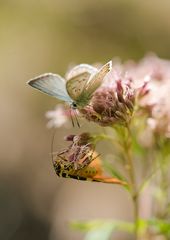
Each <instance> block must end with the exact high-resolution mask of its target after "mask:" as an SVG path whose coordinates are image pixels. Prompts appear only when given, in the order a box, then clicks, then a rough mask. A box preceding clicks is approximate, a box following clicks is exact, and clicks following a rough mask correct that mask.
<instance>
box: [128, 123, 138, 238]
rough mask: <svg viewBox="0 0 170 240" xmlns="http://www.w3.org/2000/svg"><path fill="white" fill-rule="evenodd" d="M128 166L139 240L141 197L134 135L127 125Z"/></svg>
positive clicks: (135, 232) (135, 230)
mask: <svg viewBox="0 0 170 240" xmlns="http://www.w3.org/2000/svg"><path fill="white" fill-rule="evenodd" d="M124 147H125V148H124V149H125V154H126V164H127V170H128V174H129V179H130V185H131V197H132V200H133V205H134V225H135V229H134V234H135V240H137V239H138V238H139V195H138V190H137V184H136V178H135V168H134V164H133V159H132V134H131V131H130V127H129V125H127V137H126V138H125V145H124Z"/></svg>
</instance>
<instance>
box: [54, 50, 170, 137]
mask: <svg viewBox="0 0 170 240" xmlns="http://www.w3.org/2000/svg"><path fill="white" fill-rule="evenodd" d="M169 93H170V61H168V60H162V59H160V58H158V57H157V56H155V55H153V54H150V55H148V56H146V57H145V58H143V59H142V60H141V61H139V62H137V63H136V62H135V61H132V60H129V61H127V62H126V63H124V64H122V63H120V62H118V61H114V60H113V68H112V70H111V71H110V72H109V73H108V74H107V75H106V77H105V78H104V80H103V83H102V85H101V86H100V87H99V88H98V89H97V90H96V91H95V92H94V94H93V97H92V98H91V100H90V102H89V104H88V105H87V106H86V107H84V108H83V109H79V110H78V111H79V113H80V114H81V115H82V116H83V117H84V118H85V119H87V120H88V121H93V122H95V123H97V124H99V125H101V126H113V125H114V124H124V125H125V124H126V123H128V122H129V121H131V118H132V117H133V116H135V113H136V112H137V111H141V110H142V111H144V112H143V113H144V114H145V115H147V124H148V125H147V126H148V127H149V128H150V129H151V130H152V131H154V132H157V133H159V134H164V136H166V137H170V107H169V102H170V94H169ZM55 112H56V111H55ZM57 115H58V114H57ZM51 116H54V117H55V116H56V115H55V114H54V115H53V114H52V115H51ZM57 118H58V117H57ZM58 119H59V118H58ZM65 121H66V119H65V118H64V122H65ZM51 122H52V121H51ZM53 122H55V125H58V126H60V125H61V122H60V123H56V120H55V121H54V119H53Z"/></svg>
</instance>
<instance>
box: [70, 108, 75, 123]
mask: <svg viewBox="0 0 170 240" xmlns="http://www.w3.org/2000/svg"><path fill="white" fill-rule="evenodd" d="M70 118H71V123H72V126H73V127H74V120H73V116H72V109H71V107H70Z"/></svg>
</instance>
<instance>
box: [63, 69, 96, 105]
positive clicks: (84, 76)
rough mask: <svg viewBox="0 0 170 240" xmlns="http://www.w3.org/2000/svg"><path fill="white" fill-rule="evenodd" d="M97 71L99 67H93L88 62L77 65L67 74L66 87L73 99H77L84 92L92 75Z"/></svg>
mask: <svg viewBox="0 0 170 240" xmlns="http://www.w3.org/2000/svg"><path fill="white" fill-rule="evenodd" d="M96 72H97V68H95V67H92V66H90V65H88V64H80V65H78V66H75V67H74V68H73V69H72V70H71V71H69V73H68V74H67V77H66V78H67V83H66V89H67V92H68V94H69V96H70V97H71V98H72V99H73V100H75V101H76V100H77V99H78V98H79V96H80V95H81V93H82V92H83V90H84V88H85V86H86V84H87V82H88V80H89V78H90V76H91V75H92V74H95V73H96Z"/></svg>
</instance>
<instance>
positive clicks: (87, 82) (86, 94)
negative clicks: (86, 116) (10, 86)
mask: <svg viewBox="0 0 170 240" xmlns="http://www.w3.org/2000/svg"><path fill="white" fill-rule="evenodd" d="M111 68H112V62H111V61H110V62H108V63H106V64H105V65H104V66H102V67H101V68H100V69H99V70H98V69H97V68H95V67H93V66H91V65H88V64H80V65H77V66H75V67H74V68H72V69H71V70H70V71H69V72H68V74H67V75H66V79H64V78H62V77H61V76H60V75H58V74H53V73H45V74H42V75H40V76H38V77H35V78H33V79H31V80H29V81H28V82H27V83H28V84H29V85H30V86H32V87H33V88H35V89H37V90H39V91H41V92H43V93H46V94H48V95H50V96H53V97H55V98H57V99H59V100H62V101H65V102H66V103H68V104H69V105H70V106H71V108H73V109H82V108H84V107H85V106H87V105H88V104H89V102H90V99H91V98H92V96H93V93H94V92H95V91H96V89H97V88H98V87H99V86H100V85H101V83H102V81H103V79H104V77H105V76H106V74H107V73H108V72H109V71H110V70H111Z"/></svg>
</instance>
